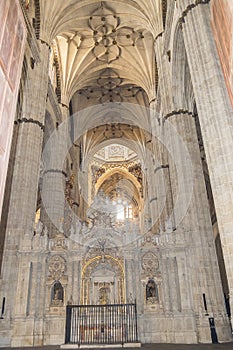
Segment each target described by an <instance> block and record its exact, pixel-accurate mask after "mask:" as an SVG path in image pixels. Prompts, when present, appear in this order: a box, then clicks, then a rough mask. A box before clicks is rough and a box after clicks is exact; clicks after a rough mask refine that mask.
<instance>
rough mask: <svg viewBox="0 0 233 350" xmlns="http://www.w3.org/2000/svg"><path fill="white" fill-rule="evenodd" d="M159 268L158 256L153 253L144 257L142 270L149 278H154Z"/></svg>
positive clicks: (148, 253)
mask: <svg viewBox="0 0 233 350" xmlns="http://www.w3.org/2000/svg"><path fill="white" fill-rule="evenodd" d="M158 268H159V261H158V258H157V256H156V255H155V254H154V253H152V252H147V253H145V254H144V255H143V257H142V269H143V271H144V274H145V275H146V276H148V277H153V276H154V275H155V274H156V272H157V270H158Z"/></svg>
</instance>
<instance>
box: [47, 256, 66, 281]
mask: <svg viewBox="0 0 233 350" xmlns="http://www.w3.org/2000/svg"><path fill="white" fill-rule="evenodd" d="M65 269H66V262H65V259H64V258H62V257H61V256H59V255H55V256H53V257H51V259H50V260H49V273H50V275H51V276H52V277H53V279H54V280H56V281H57V280H59V279H60V278H61V277H62V275H64V273H65Z"/></svg>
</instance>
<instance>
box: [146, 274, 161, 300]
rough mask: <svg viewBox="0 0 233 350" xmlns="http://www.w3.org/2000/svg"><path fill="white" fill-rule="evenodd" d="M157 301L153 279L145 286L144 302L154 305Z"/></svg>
mask: <svg viewBox="0 0 233 350" xmlns="http://www.w3.org/2000/svg"><path fill="white" fill-rule="evenodd" d="M157 301H158V288H157V285H156V283H155V281H154V280H153V279H149V280H148V282H147V285H146V302H147V303H148V304H154V303H156V302H157Z"/></svg>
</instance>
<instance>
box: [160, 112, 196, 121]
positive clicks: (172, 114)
mask: <svg viewBox="0 0 233 350" xmlns="http://www.w3.org/2000/svg"><path fill="white" fill-rule="evenodd" d="M181 114H188V115H191V116H193V113H192V112H189V111H188V110H184V109H179V110H178V111H172V112H170V113H168V114H166V115H165V116H164V117H163V120H164V121H165V120H167V119H168V118H170V117H173V116H175V115H181Z"/></svg>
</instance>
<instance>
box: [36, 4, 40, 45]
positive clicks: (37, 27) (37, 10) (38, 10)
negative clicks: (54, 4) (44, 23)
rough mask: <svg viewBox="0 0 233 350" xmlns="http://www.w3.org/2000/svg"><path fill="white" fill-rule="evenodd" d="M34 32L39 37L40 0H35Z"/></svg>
mask: <svg viewBox="0 0 233 350" xmlns="http://www.w3.org/2000/svg"><path fill="white" fill-rule="evenodd" d="M35 33H36V38H37V39H39V38H40V0H35Z"/></svg>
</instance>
